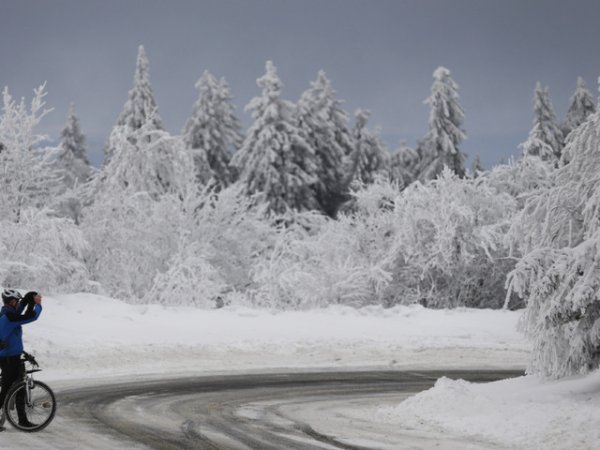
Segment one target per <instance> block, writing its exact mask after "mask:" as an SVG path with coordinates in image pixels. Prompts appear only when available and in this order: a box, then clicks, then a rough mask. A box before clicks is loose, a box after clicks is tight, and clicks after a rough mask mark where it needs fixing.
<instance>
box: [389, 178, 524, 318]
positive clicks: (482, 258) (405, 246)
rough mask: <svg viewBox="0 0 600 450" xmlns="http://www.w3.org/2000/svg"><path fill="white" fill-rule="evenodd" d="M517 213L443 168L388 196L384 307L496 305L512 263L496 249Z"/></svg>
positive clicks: (505, 200)
mask: <svg viewBox="0 0 600 450" xmlns="http://www.w3.org/2000/svg"><path fill="white" fill-rule="evenodd" d="M515 208H516V204H515V201H514V199H513V198H512V197H510V196H509V195H507V194H504V193H498V192H497V191H496V190H495V189H493V188H492V187H490V186H489V184H488V183H487V181H486V179H485V178H484V177H480V178H477V179H460V178H458V176H457V175H455V174H453V173H452V172H450V171H449V170H448V169H446V170H444V171H443V172H442V174H441V175H440V177H439V178H438V179H437V180H434V181H431V182H429V183H427V184H425V185H422V184H420V183H414V184H412V185H411V186H409V187H408V188H407V189H405V190H404V191H403V192H402V194H401V195H399V196H397V197H396V198H395V199H394V221H395V227H396V228H395V229H396V234H395V242H394V252H395V254H396V260H395V262H394V267H393V268H392V272H393V275H394V278H393V282H392V284H391V286H390V289H389V292H388V296H389V297H390V298H389V300H388V303H397V302H415V301H418V302H420V303H423V304H425V305H427V306H434V307H453V306H460V305H463V306H474V307H496V308H497V307H500V306H501V305H502V304H503V289H502V287H503V284H504V280H505V274H506V273H507V272H508V271H509V270H510V269H511V268H512V265H513V263H512V262H511V260H510V259H508V258H507V256H508V254H507V251H506V249H505V246H504V245H503V240H504V234H505V233H506V231H507V229H508V225H509V222H510V218H511V216H512V214H513V213H514V211H515Z"/></svg>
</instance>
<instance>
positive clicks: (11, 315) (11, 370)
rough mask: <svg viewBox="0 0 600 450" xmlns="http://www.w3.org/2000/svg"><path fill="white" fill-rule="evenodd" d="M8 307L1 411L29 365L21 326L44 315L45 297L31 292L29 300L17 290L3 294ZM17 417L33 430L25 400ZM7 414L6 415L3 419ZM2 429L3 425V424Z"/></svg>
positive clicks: (1, 351) (2, 339) (3, 324)
mask: <svg viewBox="0 0 600 450" xmlns="http://www.w3.org/2000/svg"><path fill="white" fill-rule="evenodd" d="M2 302H3V303H4V306H3V307H2V309H1V310H0V367H1V368H2V388H1V389H0V408H2V407H3V406H4V400H5V398H6V394H7V393H8V390H9V389H10V387H11V386H12V385H13V383H14V382H16V381H19V380H21V379H22V378H23V375H24V372H25V365H24V364H23V361H22V360H21V353H23V329H22V328H21V325H25V324H27V323H31V322H33V321H35V320H37V318H38V317H39V316H40V314H41V312H42V296H41V295H40V294H38V293H37V292H28V293H27V294H25V297H21V294H20V293H19V292H18V291H16V290H14V289H5V290H4V291H3V292H2ZM17 415H18V416H19V424H20V425H23V426H25V427H32V426H34V424H32V423H31V422H29V420H28V419H27V416H26V414H25V402H24V399H19V398H17ZM3 419H4V411H2V419H0V421H3ZM0 425H1V423H0Z"/></svg>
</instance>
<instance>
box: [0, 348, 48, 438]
mask: <svg viewBox="0 0 600 450" xmlns="http://www.w3.org/2000/svg"><path fill="white" fill-rule="evenodd" d="M22 361H23V364H25V363H29V365H30V366H31V368H30V369H28V370H25V371H24V373H23V380H22V381H17V382H15V384H13V385H12V387H11V388H10V389H9V391H8V394H7V395H6V400H5V401H4V405H3V414H4V417H6V419H8V421H9V422H10V424H11V425H12V426H13V427H15V428H17V429H18V430H21V431H26V432H29V433H31V432H34V431H40V430H43V429H44V428H46V427H47V426H48V424H49V423H50V422H52V419H54V415H55V414H56V397H54V392H52V389H50V388H49V387H48V385H47V384H45V383H42V382H41V381H38V380H34V379H33V374H34V373H35V372H40V371H41V370H42V369H40V368H39V364H38V363H37V361H36V360H35V358H34V357H33V356H32V355H30V354H29V353H26V352H23V359H22ZM23 419H25V420H23ZM24 422H25V424H24Z"/></svg>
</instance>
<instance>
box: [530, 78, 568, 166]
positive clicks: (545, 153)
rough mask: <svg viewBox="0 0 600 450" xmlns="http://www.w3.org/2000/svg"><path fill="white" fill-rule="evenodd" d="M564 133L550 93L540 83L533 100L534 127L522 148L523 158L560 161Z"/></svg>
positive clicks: (536, 87) (537, 85)
mask: <svg viewBox="0 0 600 450" xmlns="http://www.w3.org/2000/svg"><path fill="white" fill-rule="evenodd" d="M563 141H564V138H563V133H562V131H561V130H560V127H559V126H558V124H557V121H556V115H555V114H554V108H553V106H552V101H551V100H550V91H549V89H548V88H542V85H541V84H540V83H539V82H538V83H537V84H536V86H535V92H534V99H533V127H532V128H531V131H530V132H529V136H528V138H527V140H526V141H525V142H523V143H522V144H521V145H520V147H521V149H522V151H523V156H539V157H540V158H542V160H544V161H549V162H552V163H554V164H556V163H557V162H558V160H560V157H561V154H562V147H563Z"/></svg>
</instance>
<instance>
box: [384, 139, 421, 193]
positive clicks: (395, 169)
mask: <svg viewBox="0 0 600 450" xmlns="http://www.w3.org/2000/svg"><path fill="white" fill-rule="evenodd" d="M418 162H419V155H418V154H417V152H416V151H415V150H414V149H412V148H410V147H409V146H408V145H407V144H406V141H401V142H400V146H399V147H398V149H397V150H396V151H395V152H394V153H392V154H391V155H390V177H391V179H392V180H394V181H396V182H398V183H400V184H401V185H402V186H404V187H406V186H408V185H409V184H410V183H412V182H413V181H415V179H416V175H417V174H416V169H417V164H418Z"/></svg>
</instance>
